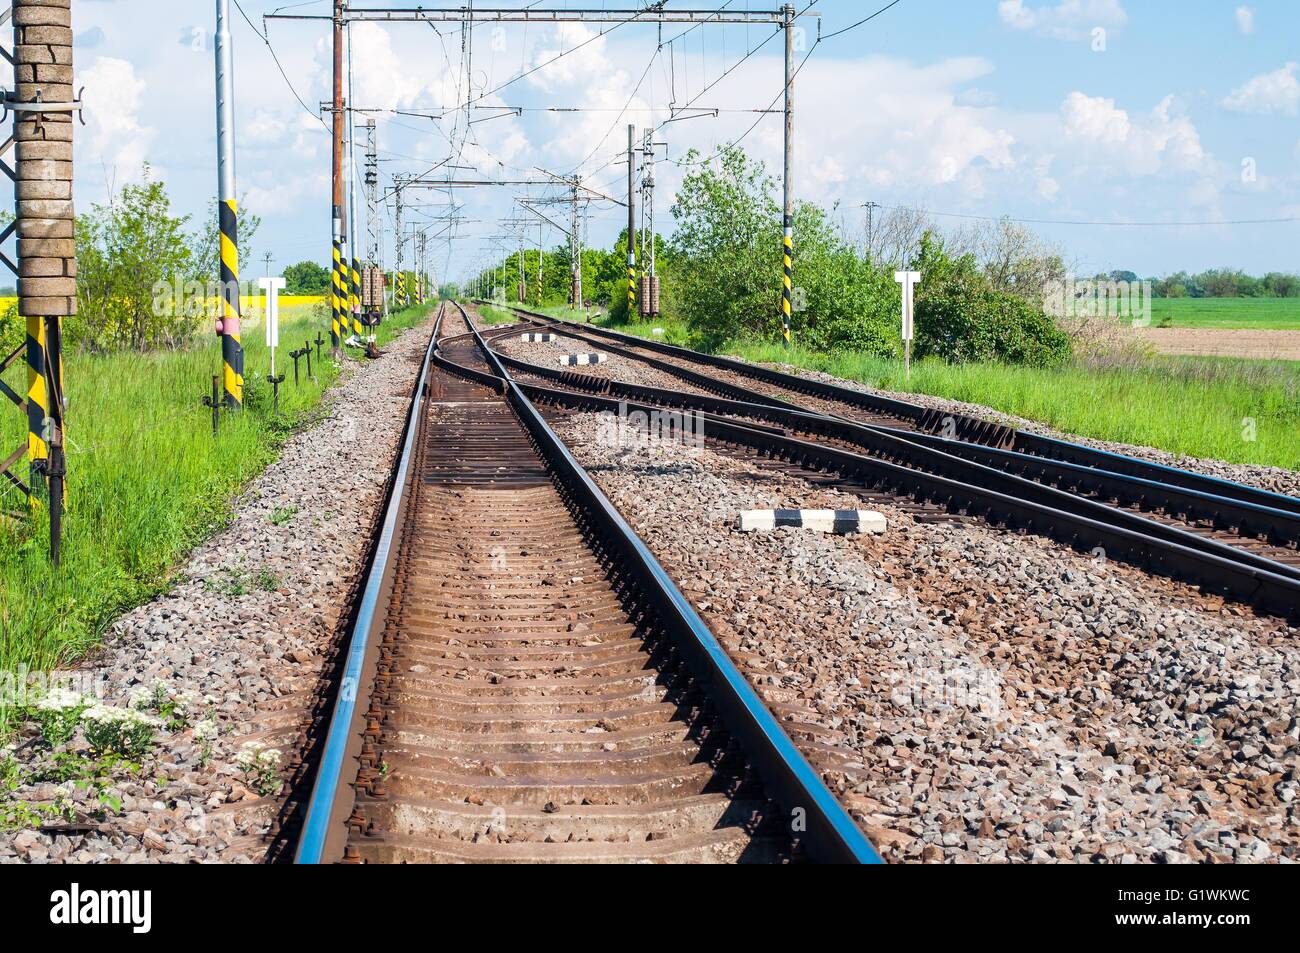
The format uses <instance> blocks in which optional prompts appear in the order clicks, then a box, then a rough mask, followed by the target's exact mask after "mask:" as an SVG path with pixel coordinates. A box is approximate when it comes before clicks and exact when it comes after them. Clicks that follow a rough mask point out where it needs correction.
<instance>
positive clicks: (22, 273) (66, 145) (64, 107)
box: [0, 0, 81, 569]
mask: <svg viewBox="0 0 1300 953" xmlns="http://www.w3.org/2000/svg"><path fill="white" fill-rule="evenodd" d="M11 15H12V17H13V39H14V49H13V51H12V53H11V52H10V51H9V50H8V49H4V50H3V54H4V56H5V58H6V59H8V60H9V61H10V62H11V63H12V64H13V68H14V89H13V90H12V92H10V93H9V95H8V97H7V102H6V105H7V107H8V108H7V110H6V113H7V114H8V116H11V117H12V119H13V129H12V131H11V133H10V134H9V135H8V136H6V137H4V138H5V142H4V143H3V144H2V145H0V154H3V153H7V152H8V151H9V149H10V147H11V146H12V147H13V148H14V150H15V162H14V168H13V169H12V170H11V169H10V168H9V167H8V165H5V166H4V171H5V172H7V173H8V175H9V178H10V179H12V180H13V182H14V198H15V213H16V214H15V216H14V220H13V221H12V222H10V223H9V225H7V226H6V227H5V228H4V229H3V231H2V232H0V242H2V241H4V240H5V239H7V238H8V237H9V236H10V235H12V234H14V233H17V236H18V241H17V246H18V264H17V266H15V265H14V264H13V263H12V262H11V261H10V259H9V258H8V257H7V256H4V255H0V261H2V262H3V263H4V265H5V266H6V267H7V268H9V269H10V270H11V271H13V272H14V273H15V274H16V275H17V278H18V313H19V314H21V315H23V317H24V318H25V319H26V326H27V327H26V330H27V336H26V338H27V339H26V342H25V347H19V348H17V349H15V350H14V351H13V352H12V353H10V354H9V355H8V356H7V357H5V358H4V359H3V360H2V361H0V371H3V370H5V369H6V368H8V367H9V366H10V365H12V364H14V363H16V362H17V361H18V359H19V357H20V356H22V355H24V354H25V355H26V359H27V393H26V400H25V401H23V400H21V399H20V398H19V396H18V395H17V394H16V393H15V392H14V391H13V390H12V389H11V388H9V387H7V386H6V387H4V388H3V392H4V394H5V396H7V397H9V399H10V400H11V401H13V403H14V404H15V405H17V406H18V407H19V408H20V409H22V410H25V411H26V414H27V442H26V444H25V445H23V444H20V445H19V446H18V448H17V449H16V450H15V451H14V452H13V453H11V454H9V455H8V459H6V460H4V461H3V462H0V475H3V476H4V477H5V478H6V479H7V480H8V481H9V483H10V484H11V485H13V486H15V487H16V488H17V489H19V490H20V491H25V492H26V493H27V496H28V498H29V501H30V503H31V505H33V506H35V505H37V504H38V501H39V500H40V499H42V497H44V498H45V499H47V500H48V502H49V514H50V562H51V563H52V564H53V566H54V567H55V568H56V569H57V568H58V566H59V558H60V546H61V545H62V534H63V504H64V488H65V482H64V481H65V477H66V475H67V469H66V463H67V461H66V457H65V455H64V416H63V415H64V411H65V409H66V405H65V400H64V394H63V353H62V351H63V342H62V335H63V319H64V318H66V317H73V316H75V315H76V313H77V246H76V236H75V230H74V221H75V219H74V215H73V206H72V179H73V165H72V129H73V122H72V114H73V113H74V112H79V111H80V109H81V103H80V100H79V99H77V98H76V97H75V96H74V95H73V87H72V83H73V66H72V54H73V44H72V9H71V2H70V0H39V2H38V0H14V2H13V7H12V11H11ZM7 18H8V17H6V19H7ZM6 449H7V448H6ZM24 452H25V453H26V455H27V458H28V465H29V469H28V474H29V475H28V479H29V481H30V486H27V485H24V484H23V482H22V480H21V479H20V478H19V477H17V476H15V475H14V474H13V472H11V470H10V467H12V466H13V465H14V464H16V463H17V462H18V461H19V460H20V459H22V456H23V454H24ZM46 489H48V494H46V493H44V492H43V491H44V490H46Z"/></svg>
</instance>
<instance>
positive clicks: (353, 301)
mask: <svg viewBox="0 0 1300 953" xmlns="http://www.w3.org/2000/svg"><path fill="white" fill-rule="evenodd" d="M346 38H347V44H348V63H347V70H348V91H347V103H348V106H349V107H350V106H353V105H355V104H356V100H355V99H354V98H353V96H352V21H351V20H349V21H348V23H347V37H346ZM344 116H345V118H346V121H347V137H348V153H347V183H348V233H347V242H348V245H347V249H348V253H349V254H347V255H345V256H344V258H343V268H344V272H345V273H346V274H347V277H348V279H349V280H348V282H347V288H348V311H349V312H350V316H351V318H352V333H353V334H355V335H356V336H357V339H358V340H360V339H361V336H362V334H363V333H364V331H365V329H364V328H363V327H362V325H361V263H360V262H359V261H358V260H357V249H358V246H357V130H356V123H354V122H353V117H352V110H351V109H348V110H347V111H346V112H345V113H344Z"/></svg>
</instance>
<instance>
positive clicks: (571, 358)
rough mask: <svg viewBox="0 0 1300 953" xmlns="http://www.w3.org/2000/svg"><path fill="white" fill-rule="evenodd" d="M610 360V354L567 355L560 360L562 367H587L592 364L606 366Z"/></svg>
mask: <svg viewBox="0 0 1300 953" xmlns="http://www.w3.org/2000/svg"><path fill="white" fill-rule="evenodd" d="M608 360H609V355H608V354H566V355H564V357H562V358H560V366H561V367H587V366H588V365H590V364H604V363H605V362H606V361H608Z"/></svg>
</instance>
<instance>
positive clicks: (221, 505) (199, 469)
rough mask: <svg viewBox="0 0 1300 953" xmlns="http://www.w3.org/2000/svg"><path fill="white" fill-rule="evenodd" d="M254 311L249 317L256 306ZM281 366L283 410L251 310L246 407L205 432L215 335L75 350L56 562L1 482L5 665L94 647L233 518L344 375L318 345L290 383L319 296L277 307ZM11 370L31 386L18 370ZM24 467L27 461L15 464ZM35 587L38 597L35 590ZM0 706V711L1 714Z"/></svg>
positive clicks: (1, 441) (13, 415) (36, 663)
mask: <svg viewBox="0 0 1300 953" xmlns="http://www.w3.org/2000/svg"><path fill="white" fill-rule="evenodd" d="M427 312H428V308H410V309H407V310H406V311H404V312H401V313H399V314H397V315H395V316H393V317H392V318H390V320H389V321H387V322H385V324H384V326H383V327H382V328H381V329H380V335H379V342H380V344H381V345H382V344H383V343H384V342H385V341H387V340H390V339H391V338H392V336H393V335H394V334H395V332H396V331H397V330H398V329H400V328H404V327H411V326H414V325H415V324H416V323H418V322H419V321H420V320H422V319H423V317H424V316H425V315H426V314H427ZM250 317H251V316H250ZM280 320H281V328H280V348H279V351H278V361H277V367H276V371H277V373H285V372H287V380H286V381H285V383H284V384H282V385H281V387H280V416H279V417H275V416H273V414H272V408H271V390H270V386H269V385H268V384H267V383H266V381H265V377H266V374H267V371H268V369H269V352H268V350H267V348H266V344H265V336H264V335H265V333H264V331H263V329H262V327H261V326H260V323H259V322H257V321H255V320H250V321H249V322H248V324H249V326H248V327H247V329H246V331H245V333H244V335H243V342H244V347H245V375H244V376H245V379H246V381H247V384H246V389H245V412H244V413H242V414H240V415H237V416H234V415H229V414H227V415H224V416H223V419H222V422H221V433H220V436H219V437H218V438H216V439H213V436H212V414H211V411H210V410H209V409H208V408H207V407H205V406H204V405H203V403H202V397H203V395H204V394H205V393H207V392H209V391H210V389H211V381H212V375H213V374H214V373H216V372H217V369H218V363H219V360H220V357H219V350H218V344H217V341H216V338H215V337H213V336H212V335H205V336H204V337H202V338H201V339H200V340H199V341H198V342H197V343H196V344H195V346H194V347H192V348H190V349H187V350H180V351H160V352H154V353H151V354H135V353H117V354H107V355H87V354H70V355H68V356H67V357H66V358H65V364H64V366H65V381H66V388H67V398H68V408H67V428H68V430H67V451H68V511H67V514H66V517H65V524H64V525H65V536H64V547H63V565H62V567H61V569H60V570H58V571H57V572H55V571H53V570H52V569H51V567H50V563H49V558H48V555H47V540H48V520H47V518H46V516H45V510H44V509H41V510H38V511H37V512H36V513H35V514H32V513H30V512H29V510H28V506H27V503H26V499H25V498H24V497H22V496H21V495H20V494H19V493H18V492H17V491H15V490H9V491H7V492H5V493H4V497H3V509H4V511H5V514H6V515H5V516H3V517H0V671H14V670H16V669H17V668H18V667H19V666H22V665H26V666H27V667H28V668H29V669H31V670H47V669H49V668H51V667H53V666H57V665H61V664H65V663H67V662H68V661H70V660H72V659H75V658H76V657H77V656H79V655H80V654H82V653H83V652H84V651H85V650H86V649H87V648H89V647H90V646H92V645H93V644H94V643H95V642H96V641H97V640H98V639H99V637H100V635H101V634H102V632H103V630H104V628H105V626H106V625H107V624H108V623H109V622H110V621H111V620H112V619H113V618H114V617H115V616H116V615H118V614H119V613H121V612H122V611H124V610H126V609H128V608H130V607H132V606H135V605H138V604H140V603H141V602H144V601H146V600H148V599H149V598H151V597H152V596H153V595H155V594H157V593H158V592H160V591H162V590H164V589H165V588H166V587H167V585H168V580H169V577H170V576H171V574H172V573H173V572H174V570H175V567H176V564H177V563H178V561H179V560H180V559H181V557H183V556H184V554H185V553H186V552H187V551H188V550H189V549H190V548H191V547H192V546H193V545H194V544H196V543H198V542H200V541H201V540H202V539H204V538H206V537H207V536H209V535H210V534H211V533H213V532H214V531H215V530H216V529H218V528H219V527H220V526H222V525H223V524H224V523H225V521H226V520H227V519H228V518H229V512H230V510H229V506H230V501H231V499H232V498H233V496H234V495H235V494H236V493H237V492H238V491H239V490H240V488H241V487H243V486H244V485H245V484H247V483H248V481H249V480H250V479H252V478H253V477H254V476H256V475H257V474H258V473H259V472H260V471H261V470H262V468H263V467H265V466H266V465H267V464H268V463H270V462H271V461H272V460H273V459H275V457H276V456H277V455H278V453H279V450H280V447H281V446H282V445H283V443H284V441H285V440H286V439H287V438H288V437H289V436H290V435H291V434H292V433H293V432H294V431H295V430H297V429H300V428H301V427H303V426H305V425H306V424H307V423H309V422H310V421H311V420H312V419H313V416H314V414H315V413H316V411H317V408H318V405H319V404H320V401H321V395H322V393H323V391H324V390H325V388H327V387H329V385H330V384H332V383H333V382H334V381H335V379H336V378H337V377H338V374H339V370H338V368H337V366H336V365H335V364H334V363H333V362H332V361H330V360H329V359H328V348H329V344H328V334H326V339H327V340H326V344H325V352H326V355H327V357H326V360H325V361H324V362H323V364H322V363H318V362H317V361H316V360H315V355H314V354H313V361H312V372H313V379H308V378H307V376H306V365H305V362H304V363H303V364H302V365H301V367H300V371H301V374H302V378H303V379H302V383H301V385H300V386H296V387H295V386H294V383H293V361H292V360H290V359H289V357H288V352H289V351H290V350H293V349H295V348H298V347H301V346H302V343H303V342H304V341H306V340H308V339H312V340H314V339H315V336H316V332H317V331H318V330H321V329H326V328H327V321H328V313H327V312H325V311H324V310H323V307H322V306H318V305H298V306H292V307H286V308H284V309H282V311H281V319H280ZM5 380H6V383H8V384H9V385H10V386H11V387H14V388H15V389H16V390H19V391H20V392H21V391H22V390H25V387H26V384H25V371H24V369H23V368H22V367H17V368H11V369H10V371H9V372H8V373H7V374H6V375H5ZM25 435H26V418H25V417H24V416H23V415H21V414H20V413H19V412H18V411H17V409H15V408H13V407H12V406H11V405H10V404H9V403H8V402H7V401H6V402H5V407H4V408H0V446H3V447H4V448H5V452H6V454H7V453H8V451H9V450H10V449H12V448H13V447H16V446H18V445H19V444H20V442H22V441H23V440H25ZM19 470H20V472H21V473H22V475H23V476H24V477H25V476H26V465H25V464H24V463H20V464H19ZM38 594H39V597H38ZM2 719H3V712H0V720H2Z"/></svg>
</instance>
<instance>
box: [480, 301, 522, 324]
mask: <svg viewBox="0 0 1300 953" xmlns="http://www.w3.org/2000/svg"><path fill="white" fill-rule="evenodd" d="M478 316H479V317H480V318H482V319H483V321H484V323H486V324H514V323H515V322H516V321H518V320H519V318H518V317H516V316H515V313H514V312H513V311H507V310H505V309H504V308H498V307H497V306H496V305H491V304H481V305H479V306H478Z"/></svg>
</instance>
